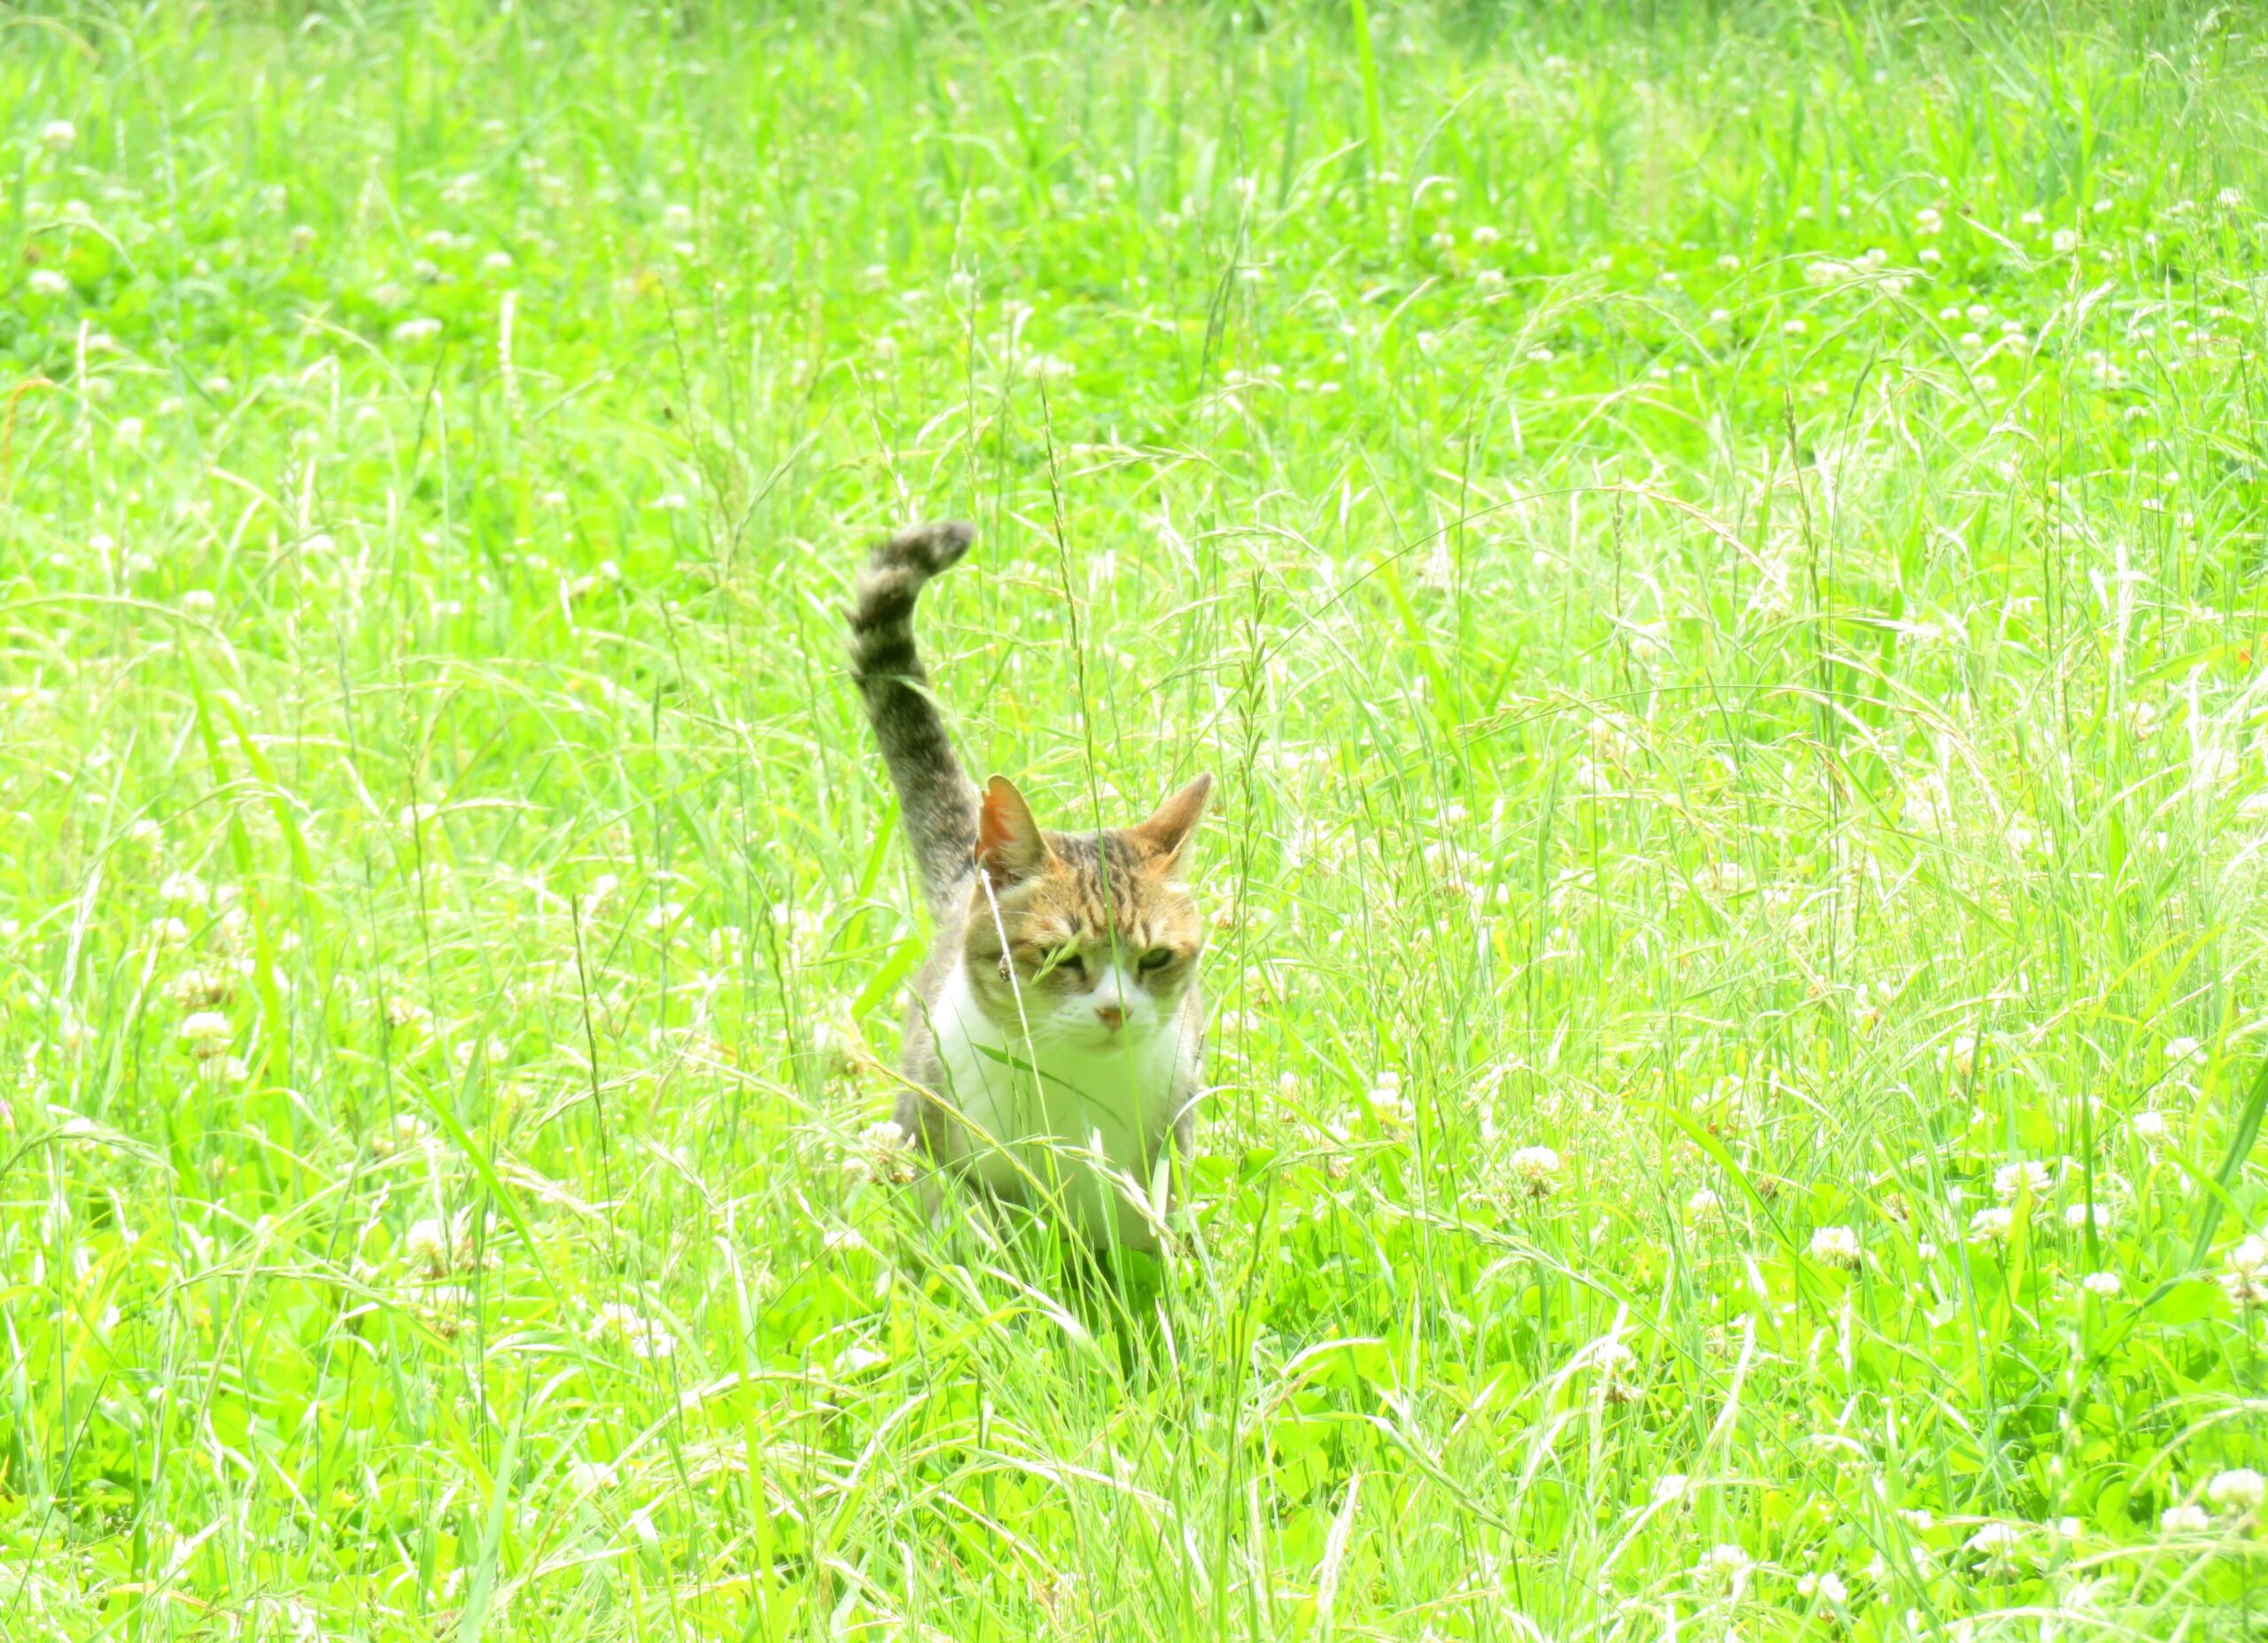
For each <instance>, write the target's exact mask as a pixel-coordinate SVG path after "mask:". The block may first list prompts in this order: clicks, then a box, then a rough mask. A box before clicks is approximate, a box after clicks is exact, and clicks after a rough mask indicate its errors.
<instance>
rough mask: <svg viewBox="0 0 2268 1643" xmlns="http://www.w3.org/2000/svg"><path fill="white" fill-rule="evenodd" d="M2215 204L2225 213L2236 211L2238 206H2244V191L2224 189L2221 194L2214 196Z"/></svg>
mask: <svg viewBox="0 0 2268 1643" xmlns="http://www.w3.org/2000/svg"><path fill="white" fill-rule="evenodd" d="M2213 203H2214V204H2215V205H2218V206H2219V207H2220V208H2221V209H2222V210H2224V211H2234V210H2235V209H2236V208H2237V207H2238V206H2240V205H2243V204H2244V190H2242V189H2223V190H2221V191H2220V192H2219V193H2218V194H2216V195H2214V196H2213Z"/></svg>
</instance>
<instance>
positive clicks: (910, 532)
mask: <svg viewBox="0 0 2268 1643" xmlns="http://www.w3.org/2000/svg"><path fill="white" fill-rule="evenodd" d="M975 539H976V527H975V525H973V524H970V523H968V522H967V520H963V519H941V520H932V521H930V522H929V523H926V524H919V525H909V526H908V527H907V528H906V529H905V530H903V531H899V532H898V533H897V535H896V536H894V537H892V538H890V539H889V541H887V542H885V543H883V544H882V546H880V547H878V548H876V549H875V550H874V560H875V562H876V563H878V564H883V563H887V564H893V565H905V566H908V567H910V568H912V569H913V570H919V571H920V572H921V573H922V575H924V576H932V577H933V576H936V574H937V573H938V572H939V571H941V570H948V569H950V568H951V566H953V565H954V564H956V563H958V562H959V559H960V556H961V555H962V554H966V553H967V552H968V545H969V544H970V543H971V542H974V541H975Z"/></svg>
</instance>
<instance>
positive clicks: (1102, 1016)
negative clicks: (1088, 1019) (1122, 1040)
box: [1095, 1004, 1126, 1033]
mask: <svg viewBox="0 0 2268 1643" xmlns="http://www.w3.org/2000/svg"><path fill="white" fill-rule="evenodd" d="M1095 1019H1096V1020H1098V1021H1099V1022H1101V1023H1102V1024H1103V1026H1104V1027H1107V1028H1108V1029H1109V1030H1110V1031H1112V1032H1114V1033H1115V1032H1116V1031H1117V1030H1118V1029H1119V1028H1120V1027H1124V1026H1125V1025H1126V1011H1125V1008H1124V1006H1122V1005H1120V1004H1097V1005H1096V1006H1095Z"/></svg>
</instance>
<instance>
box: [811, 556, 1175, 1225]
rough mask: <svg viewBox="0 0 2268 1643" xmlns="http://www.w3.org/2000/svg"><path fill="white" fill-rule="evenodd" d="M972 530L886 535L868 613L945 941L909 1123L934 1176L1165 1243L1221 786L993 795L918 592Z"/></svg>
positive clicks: (879, 711)
mask: <svg viewBox="0 0 2268 1643" xmlns="http://www.w3.org/2000/svg"><path fill="white" fill-rule="evenodd" d="M973 539H975V530H974V528H973V527H971V526H969V525H967V524H961V523H935V524H923V525H916V526H914V527H913V528H912V529H909V530H906V531H901V532H899V533H898V534H897V535H896V536H893V537H891V538H889V539H888V540H886V541H884V542H882V543H881V544H879V545H878V546H875V548H874V551H873V555H872V558H871V559H870V561H869V562H868V564H867V566H866V570H865V571H864V572H863V574H861V575H860V577H859V578H858V591H857V603H856V606H855V608H853V609H852V610H851V611H850V635H851V641H850V665H851V674H852V677H853V678H855V679H856V680H857V682H858V692H859V694H860V695H861V697H863V698H864V700H865V702H866V717H867V719H868V721H869V722H870V723H871V724H872V725H874V735H875V738H876V740H879V741H880V742H881V744H882V760H883V763H884V764H885V765H887V767H888V768H889V777H890V781H891V784H892V785H893V786H894V787H896V788H897V796H898V802H899V805H900V808H901V810H902V813H903V815H904V817H905V832H906V836H907V838H908V840H909V841H910V842H911V844H912V847H913V860H914V865H915V868H916V872H917V876H918V877H919V879H920V884H921V891H922V895H923V899H924V900H925V901H926V903H928V911H929V913H930V916H931V918H933V919H934V921H935V922H936V932H937V933H936V944H935V946H934V947H933V948H932V949H931V951H930V953H929V956H928V961H927V962H926V963H925V964H923V965H922V966H921V968H920V970H919V971H918V972H917V973H916V974H915V976H914V979H913V983H912V988H911V992H912V998H911V1002H910V1004H909V1008H908V1010H907V1012H906V1020H905V1050H904V1054H903V1057H902V1058H901V1068H902V1070H903V1072H904V1073H905V1080H906V1087H905V1089H903V1090H902V1091H901V1092H900V1095H899V1098H898V1103H897V1113H896V1120H897V1126H898V1128H899V1129H900V1130H901V1131H903V1132H904V1134H905V1136H906V1137H907V1138H908V1139H910V1140H912V1141H914V1142H916V1143H918V1144H919V1146H920V1150H921V1151H923V1152H924V1153H925V1154H926V1155H927V1156H928V1160H929V1162H930V1164H931V1165H932V1166H933V1169H934V1170H935V1171H936V1173H941V1174H945V1175H948V1176H952V1177H959V1178H960V1179H964V1180H968V1181H973V1182H975V1183H976V1184H977V1185H978V1186H979V1187H980V1188H981V1189H982V1190H985V1191H987V1192H989V1193H990V1195H991V1196H993V1197H996V1198H998V1199H1000V1200H1003V1201H1005V1202H1007V1203H1010V1204H1020V1205H1026V1206H1028V1207H1029V1208H1031V1209H1034V1210H1036V1211H1038V1212H1039V1213H1042V1214H1044V1215H1045V1216H1046V1217H1047V1218H1048V1219H1049V1220H1051V1221H1054V1222H1055V1224H1056V1225H1058V1226H1059V1227H1061V1228H1064V1229H1066V1230H1068V1231H1069V1232H1071V1233H1073V1234H1074V1235H1075V1236H1077V1237H1078V1238H1080V1239H1081V1240H1083V1241H1084V1242H1085V1243H1086V1244H1088V1245H1090V1246H1091V1247H1094V1248H1097V1249H1108V1248H1112V1247H1116V1248H1122V1249H1136V1250H1143V1251H1149V1252H1154V1251H1155V1250H1156V1249H1157V1248H1158V1246H1159V1243H1160V1234H1161V1231H1162V1230H1163V1219H1164V1213H1165V1210H1166V1207H1167V1182H1168V1173H1169V1170H1170V1167H1171V1158H1170V1155H1169V1150H1171V1151H1177V1152H1178V1153H1179V1154H1180V1155H1182V1156H1184V1157H1185V1156H1187V1154H1188V1152H1189V1150H1190V1147H1191V1143H1192V1135H1193V1126H1194V1122H1195V1108H1196V1104H1197V1100H1198V1097H1199V1094H1200V1088H1201V1083H1202V1075H1203V1068H1204V1020H1205V1004H1204V996H1203V994H1202V992H1201V990H1200V987H1199V984H1198V965H1199V961H1200V957H1202V955H1203V951H1204V944H1205V929H1206V926H1205V920H1204V918H1202V916H1201V915H1200V911H1199V909H1198V906H1197V903H1196V900H1195V898H1194V896H1192V894H1191V892H1190V889H1189V887H1188V884H1187V882H1186V880H1185V878H1184V873H1185V872H1186V869H1187V868H1188V865H1189V861H1190V856H1191V846H1192V841H1193V840H1194V837H1195V834H1196V832H1197V825H1198V823H1199V821H1200V819H1201V818H1202V817H1203V816H1204V813H1205V807H1206V802H1207V800H1208V798H1209V797H1210V795H1211V793H1212V788H1213V780H1212V778H1211V777H1210V776H1208V775H1200V776H1199V777H1198V778H1197V779H1195V780H1193V781H1192V782H1190V783H1189V784H1188V785H1187V786H1186V787H1183V788H1182V789H1181V790H1180V791H1179V792H1177V793H1176V794H1174V795H1173V796H1172V797H1171V798H1169V799H1168V800H1167V801H1166V802H1164V803H1163V804H1161V805H1160V806H1159V807H1158V809H1157V810H1156V812H1155V813H1154V814H1153V815H1151V816H1150V817H1149V818H1147V819H1146V820H1144V821H1142V822H1139V823H1138V824H1136V825H1133V826H1130V827H1120V828H1112V829H1108V830H1106V831H1104V832H1100V833H1057V832H1052V831H1048V830H1045V829H1043V828H1042V827H1041V826H1040V825H1039V824H1038V822H1037V820H1036V819H1035V818H1033V815H1032V810H1031V806H1030V805H1029V803H1027V802H1025V799H1024V795H1023V794H1021V793H1020V792H1018V791H1017V789H1016V787H1015V785H1014V783H1013V782H1011V781H1009V780H1008V779H1006V777H1002V776H995V777H993V778H992V779H990V781H988V782H987V783H986V784H985V785H984V787H983V790H982V791H979V789H978V788H977V787H976V786H975V783H973V782H972V781H970V779H968V777H967V774H966V773H965V772H964V771H962V769H961V764H960V761H959V758H957V757H956V756H954V753H953V746H952V740H951V736H950V735H949V734H948V733H947V732H946V729H945V724H944V719H943V717H941V716H940V715H939V713H938V710H937V706H936V702H935V701H934V700H933V699H932V698H931V697H930V695H929V693H928V675H927V673H926V672H925V671H924V670H923V668H922V665H921V658H920V653H919V651H918V650H917V649H916V647H915V645H914V642H913V608H914V605H915V603H916V601H918V600H919V599H920V595H921V590H922V589H923V587H925V586H926V585H928V582H929V579H930V578H931V577H935V576H936V575H937V574H938V573H939V572H941V571H944V570H948V569H950V568H951V566H952V565H953V564H955V563H956V562H959V559H960V557H961V555H962V554H965V553H967V551H968V546H969V543H970V542H971V541H972V540H973ZM933 1201H934V1200H933Z"/></svg>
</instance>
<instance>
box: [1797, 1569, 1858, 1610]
mask: <svg viewBox="0 0 2268 1643" xmlns="http://www.w3.org/2000/svg"><path fill="white" fill-rule="evenodd" d="M1796 1595H1797V1596H1798V1597H1801V1598H1813V1597H1823V1598H1825V1599H1826V1600H1828V1601H1829V1602H1830V1603H1841V1602H1842V1601H1843V1600H1845V1598H1847V1597H1849V1596H1850V1595H1851V1592H1850V1588H1849V1587H1847V1586H1845V1585H1844V1584H1843V1577H1841V1576H1840V1575H1838V1574H1837V1573H1836V1572H1835V1571H1834V1570H1832V1569H1829V1571H1828V1572H1827V1573H1825V1574H1823V1575H1798V1577H1796Z"/></svg>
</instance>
